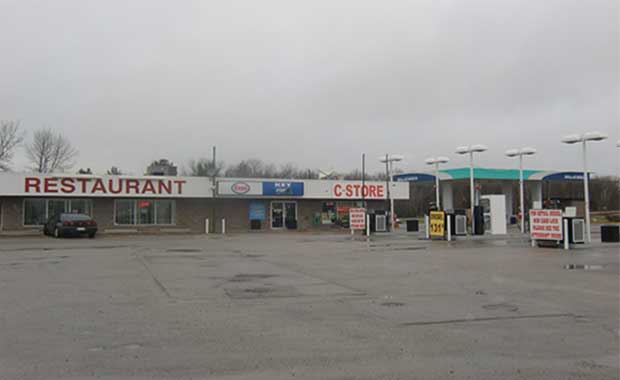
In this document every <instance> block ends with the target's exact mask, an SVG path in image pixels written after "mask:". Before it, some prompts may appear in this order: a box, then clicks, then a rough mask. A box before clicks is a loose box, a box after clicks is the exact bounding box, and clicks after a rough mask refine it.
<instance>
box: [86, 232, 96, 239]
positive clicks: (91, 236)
mask: <svg viewBox="0 0 620 380" xmlns="http://www.w3.org/2000/svg"><path fill="white" fill-rule="evenodd" d="M95 234H96V232H93V233H90V234H88V237H89V238H90V239H94V238H95Z"/></svg>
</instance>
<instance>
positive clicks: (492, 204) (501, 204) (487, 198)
mask: <svg viewBox="0 0 620 380" xmlns="http://www.w3.org/2000/svg"><path fill="white" fill-rule="evenodd" d="M480 205H481V206H482V209H483V213H484V228H485V230H486V231H488V232H489V233H490V234H491V235H505V234H506V233H507V231H506V196H505V195H483V196H482V197H480Z"/></svg>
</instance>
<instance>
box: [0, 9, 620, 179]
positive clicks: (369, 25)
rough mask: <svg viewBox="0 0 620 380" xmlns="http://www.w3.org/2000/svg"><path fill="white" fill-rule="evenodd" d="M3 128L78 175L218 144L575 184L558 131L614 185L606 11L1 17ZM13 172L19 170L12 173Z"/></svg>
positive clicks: (614, 46)
mask: <svg viewBox="0 0 620 380" xmlns="http://www.w3.org/2000/svg"><path fill="white" fill-rule="evenodd" d="M0 14H2V19H3V22H2V23H0V48H1V50H2V51H3V52H8V54H3V59H2V62H1V63H0V118H1V119H19V120H21V121H22V126H24V127H25V128H27V129H28V130H30V131H31V130H34V129H36V128H38V127H40V126H42V125H49V126H52V127H54V128H57V129H59V130H61V131H63V132H64V133H65V134H66V135H68V136H69V137H70V138H71V140H72V141H73V142H74V143H75V145H76V146H77V147H78V148H79V150H80V160H79V164H78V166H83V167H86V166H90V167H93V168H96V169H98V170H104V169H105V168H107V167H109V166H111V165H118V166H120V167H122V168H125V169H128V170H131V171H133V172H135V173H140V172H141V171H142V170H143V168H144V167H145V166H146V164H147V162H148V161H149V160H152V159H155V158H159V157H168V158H170V159H172V160H173V161H176V162H178V163H184V162H186V161H187V160H188V159H190V158H192V157H198V156H201V155H206V154H208V152H209V150H210V146H211V145H213V144H216V145H217V146H218V149H219V152H220V154H221V155H220V157H221V158H222V159H224V160H226V161H227V162H233V161H236V160H239V159H242V158H247V157H259V158H262V159H264V160H266V161H272V162H279V163H284V162H295V163H297V164H298V165H300V166H308V167H313V168H318V167H328V166H334V167H336V168H337V169H341V170H348V169H352V168H354V167H356V166H357V165H358V163H359V156H360V154H361V152H366V153H367V154H368V156H369V158H370V159H371V161H372V162H369V166H370V168H371V169H375V170H379V169H380V165H379V164H378V163H376V162H374V158H375V156H378V155H380V154H383V153H385V152H396V153H402V154H404V155H405V156H406V157H407V160H406V162H405V163H404V164H402V165H401V166H402V167H403V168H404V169H413V170H416V169H425V168H424V164H423V160H424V158H426V157H428V156H430V155H435V154H442V155H448V156H450V157H451V158H452V162H451V165H452V166H462V165H465V164H466V160H464V159H462V158H459V157H458V156H456V155H454V154H452V153H453V151H454V148H455V147H456V146H457V145H463V144H468V143H478V142H480V143H485V144H487V145H489V147H490V148H491V150H490V151H489V152H487V153H484V154H481V155H479V157H478V158H477V160H478V162H479V164H480V165H484V166H490V167H513V166H514V165H515V162H513V161H510V160H508V159H505V158H504V157H503V152H504V150H505V149H507V148H511V147H518V146H523V145H532V146H535V147H537V148H538V149H539V151H540V154H539V155H538V156H536V157H534V158H531V159H530V160H528V161H529V166H531V167H536V168H549V169H565V168H579V167H580V156H579V150H578V148H577V147H575V146H566V145H562V144H561V143H560V142H559V141H560V138H561V137H562V136H563V135H565V134H569V133H575V132H581V131H587V130H600V131H603V132H606V133H608V134H609V135H610V141H607V142H605V143H600V144H597V145H596V148H594V147H593V149H591V154H590V161H591V163H592V167H593V169H594V170H596V171H598V172H601V173H617V172H618V151H619V150H618V149H617V148H616V147H615V142H616V141H617V140H618V138H620V136H619V133H618V128H619V117H620V115H619V113H618V112H619V111H618V109H619V105H620V104H619V89H618V86H619V76H618V67H619V62H618V56H619V51H618V49H619V48H618V46H619V40H618V4H617V2H616V1H614V0H609V1H605V0H593V1H588V2H585V1H565V0H546V1H542V2H540V1H529V0H528V1H525V0H524V1H516V0H503V1H491V0H487V1H447V0H446V1H430V0H428V1H390V2H389V3H380V2H376V1H338V2H333V1H332V2H329V1H312V2H305V3H303V4H300V3H299V2H290V1H261V2H258V3H252V4H251V5H250V4H249V3H245V4H241V3H236V4H234V3H230V2H205V1H194V2H190V1H184V2H174V3H173V2H163V1H162V2H156V1H132V2H122V1H106V2H103V1H99V2H95V1H93V2H89V1H77V0H76V1H54V2H44V3H35V2H23V1H2V2H0ZM16 164H17V166H18V167H23V166H24V165H25V161H24V157H23V155H19V157H18V160H17V162H16Z"/></svg>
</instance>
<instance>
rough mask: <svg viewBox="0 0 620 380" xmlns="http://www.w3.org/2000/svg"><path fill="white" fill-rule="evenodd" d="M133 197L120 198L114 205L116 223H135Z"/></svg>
mask: <svg viewBox="0 0 620 380" xmlns="http://www.w3.org/2000/svg"><path fill="white" fill-rule="evenodd" d="M135 202H136V201H134V200H131V199H118V200H116V202H115V206H114V215H115V219H114V223H116V224H135V223H136V218H135V204H136V203H135Z"/></svg>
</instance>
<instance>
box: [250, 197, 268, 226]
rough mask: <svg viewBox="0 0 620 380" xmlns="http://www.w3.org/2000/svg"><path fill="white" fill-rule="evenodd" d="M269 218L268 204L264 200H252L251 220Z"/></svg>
mask: <svg viewBox="0 0 620 380" xmlns="http://www.w3.org/2000/svg"><path fill="white" fill-rule="evenodd" d="M266 219H267V206H266V205H265V203H263V202H250V220H260V221H261V222H263V221H265V220H266Z"/></svg>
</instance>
